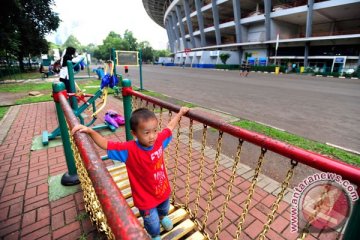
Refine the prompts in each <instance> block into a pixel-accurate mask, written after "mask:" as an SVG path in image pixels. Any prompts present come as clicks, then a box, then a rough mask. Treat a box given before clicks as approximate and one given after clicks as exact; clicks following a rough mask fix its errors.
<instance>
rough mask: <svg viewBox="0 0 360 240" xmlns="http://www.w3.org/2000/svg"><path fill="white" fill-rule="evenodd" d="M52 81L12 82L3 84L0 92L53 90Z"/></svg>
mask: <svg viewBox="0 0 360 240" xmlns="http://www.w3.org/2000/svg"><path fill="white" fill-rule="evenodd" d="M51 86H52V83H48V82H43V83H10V84H1V85H0V92H13V93H18V92H29V91H44V90H49V92H51Z"/></svg>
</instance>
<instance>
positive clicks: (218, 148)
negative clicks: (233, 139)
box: [201, 131, 223, 238]
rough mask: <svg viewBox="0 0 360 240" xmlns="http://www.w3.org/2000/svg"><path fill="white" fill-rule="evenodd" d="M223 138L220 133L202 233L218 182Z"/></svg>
mask: <svg viewBox="0 0 360 240" xmlns="http://www.w3.org/2000/svg"><path fill="white" fill-rule="evenodd" d="M222 137H223V132H221V131H219V137H218V140H217V147H216V155H215V167H214V171H213V174H212V180H211V186H210V192H209V194H208V199H207V202H206V210H205V217H204V220H203V222H202V229H201V230H202V231H205V228H206V223H207V220H208V218H209V212H210V205H211V202H212V198H213V194H214V188H215V181H216V177H217V172H218V167H219V160H220V154H221V144H222ZM204 233H205V234H206V235H207V237H208V238H210V237H209V234H208V233H206V232H204Z"/></svg>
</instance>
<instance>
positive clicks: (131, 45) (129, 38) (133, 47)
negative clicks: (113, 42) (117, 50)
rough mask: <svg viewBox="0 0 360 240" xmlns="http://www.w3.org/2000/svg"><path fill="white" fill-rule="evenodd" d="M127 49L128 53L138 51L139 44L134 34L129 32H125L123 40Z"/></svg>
mask: <svg viewBox="0 0 360 240" xmlns="http://www.w3.org/2000/svg"><path fill="white" fill-rule="evenodd" d="M123 41H124V44H125V49H124V50H127V51H137V48H138V43H137V39H136V38H135V37H134V35H133V33H132V32H131V31H129V30H127V29H126V30H125V33H124V38H123Z"/></svg>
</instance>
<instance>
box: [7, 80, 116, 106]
mask: <svg viewBox="0 0 360 240" xmlns="http://www.w3.org/2000/svg"><path fill="white" fill-rule="evenodd" d="M77 84H78V85H79V87H80V88H81V89H82V90H85V93H88V94H94V93H95V92H97V91H98V90H99V87H100V81H99V80H96V79H86V80H78V82H77ZM86 86H94V88H86ZM95 86H99V87H96V88H95ZM30 91H40V92H42V93H43V94H44V95H42V96H38V97H37V96H26V97H24V98H20V99H17V100H16V101H15V104H26V103H36V102H47V101H52V97H51V92H52V83H51V82H41V83H11V84H1V85H0V92H12V93H19V92H30ZM113 92H114V91H113V90H111V89H110V90H109V94H112V93H113Z"/></svg>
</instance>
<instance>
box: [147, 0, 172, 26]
mask: <svg viewBox="0 0 360 240" xmlns="http://www.w3.org/2000/svg"><path fill="white" fill-rule="evenodd" d="M170 2H171V1H169V0H143V5H144V8H145V10H146V12H147V14H148V15H149V16H150V17H151V19H152V20H154V21H155V22H156V23H157V24H159V25H160V26H161V27H164V22H163V21H164V13H165V11H166V9H167V7H168V6H169V5H170Z"/></svg>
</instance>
